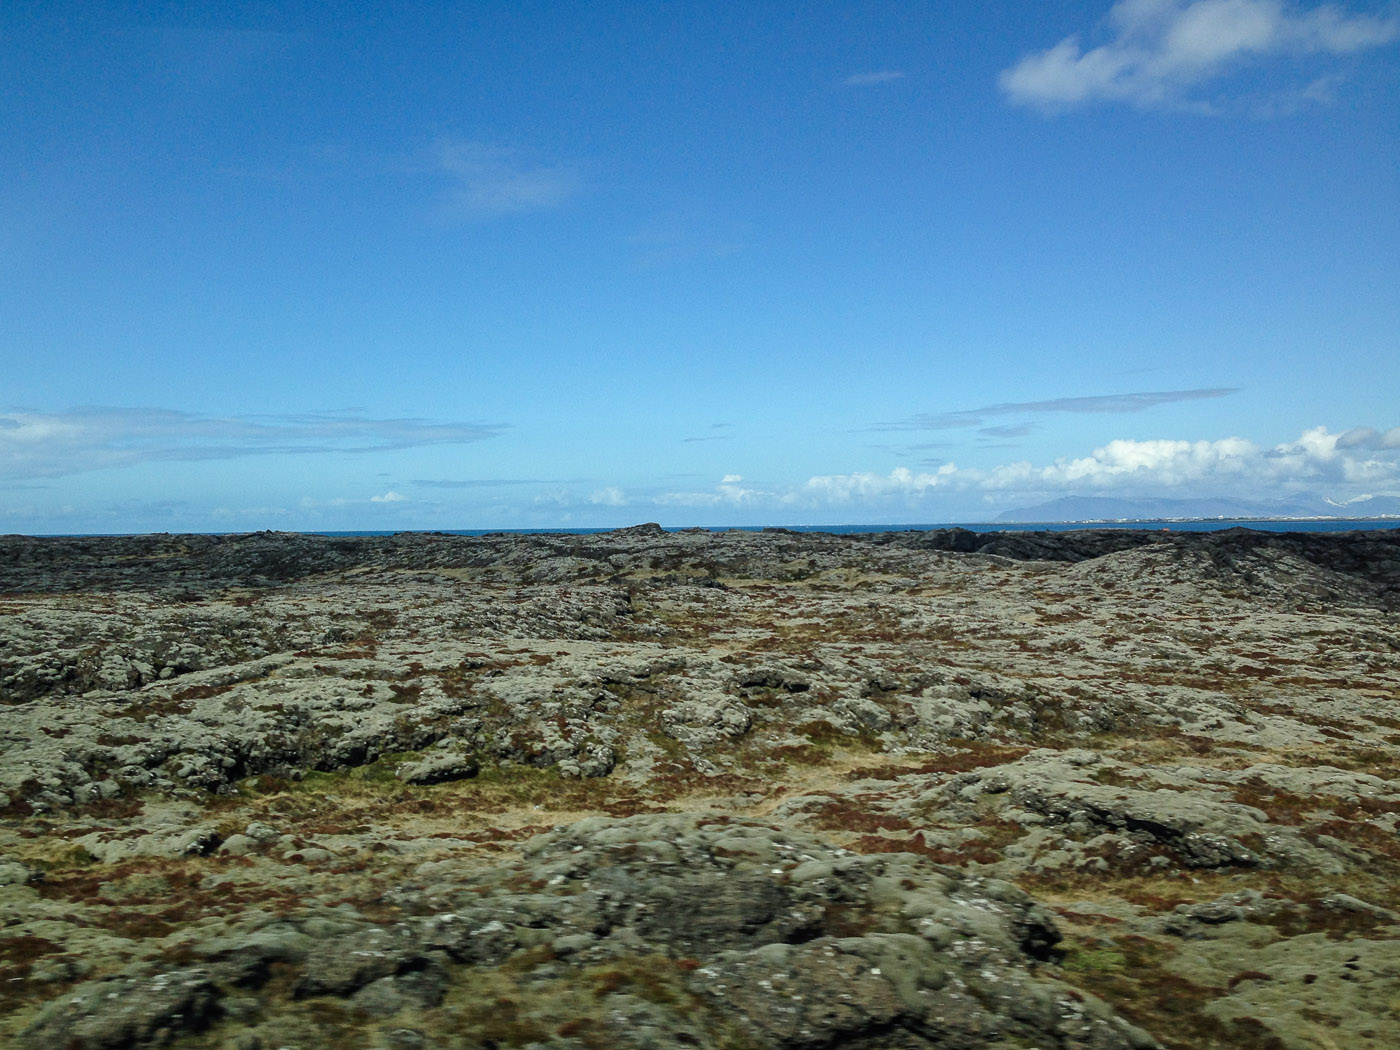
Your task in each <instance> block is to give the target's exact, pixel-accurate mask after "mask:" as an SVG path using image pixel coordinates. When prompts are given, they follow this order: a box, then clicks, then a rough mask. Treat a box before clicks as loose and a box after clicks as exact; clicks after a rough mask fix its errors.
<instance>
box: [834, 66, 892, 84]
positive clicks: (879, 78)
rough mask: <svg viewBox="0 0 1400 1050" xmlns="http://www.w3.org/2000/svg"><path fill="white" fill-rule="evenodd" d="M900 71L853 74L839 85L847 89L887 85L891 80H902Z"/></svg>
mask: <svg viewBox="0 0 1400 1050" xmlns="http://www.w3.org/2000/svg"><path fill="white" fill-rule="evenodd" d="M903 79H904V71H903V70H902V69H881V70H877V71H875V72H873V73H855V74H853V75H851V76H849V77H847V78H846V79H845V80H843V81H841V83H843V84H845V85H846V86H847V87H870V86H871V85H872V84H888V83H890V82H891V81H893V80H903Z"/></svg>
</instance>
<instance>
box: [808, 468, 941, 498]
mask: <svg viewBox="0 0 1400 1050" xmlns="http://www.w3.org/2000/svg"><path fill="white" fill-rule="evenodd" d="M958 473H959V472H958V468H957V467H956V466H954V465H953V464H951V463H945V464H944V465H943V466H941V467H939V468H938V469H937V470H936V471H934V472H933V473H931V474H930V473H927V472H920V473H917V474H916V473H914V472H913V471H912V470H910V469H909V468H908V467H896V468H895V469H894V470H892V471H890V472H889V473H888V474H876V473H872V472H870V471H863V472H860V473H856V474H820V475H817V476H816V477H812V478H808V479H807V484H806V485H805V486H804V487H803V491H804V493H805V494H806V495H809V496H815V497H817V498H818V499H820V500H822V501H823V502H829V503H849V502H850V501H852V500H856V499H871V498H884V497H887V496H922V495H924V494H925V493H927V492H929V491H930V490H931V489H936V488H938V487H939V486H944V487H947V486H949V485H950V484H952V483H953V482H954V480H955V479H956V478H957V476H958Z"/></svg>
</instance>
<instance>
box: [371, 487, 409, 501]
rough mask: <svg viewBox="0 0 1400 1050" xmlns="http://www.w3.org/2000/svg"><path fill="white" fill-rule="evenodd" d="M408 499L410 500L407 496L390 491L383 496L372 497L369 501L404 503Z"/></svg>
mask: <svg viewBox="0 0 1400 1050" xmlns="http://www.w3.org/2000/svg"><path fill="white" fill-rule="evenodd" d="M406 499H408V497H407V496H405V495H402V494H401V493H398V492H395V491H394V490H393V489H390V490H389V491H388V492H386V493H384V495H382V496H371V497H370V498H369V501H370V502H371V503H402V502H403V501H404V500H406Z"/></svg>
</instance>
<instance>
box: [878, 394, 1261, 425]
mask: <svg viewBox="0 0 1400 1050" xmlns="http://www.w3.org/2000/svg"><path fill="white" fill-rule="evenodd" d="M1237 390H1238V388H1237V387H1209V388H1204V389H1199V390H1149V391H1142V392H1138V393H1131V394H1100V395H1096V396H1091V397H1057V398H1052V399H1050V400H1048V401H1004V402H1002V403H1000V404H996V405H984V406H983V407H981V408H969V409H962V410H959V411H956V412H935V413H922V414H920V415H917V416H911V417H910V418H908V419H904V420H898V421H895V422H892V423H881V424H879V425H877V426H876V427H875V429H876V430H954V429H957V428H960V427H982V426H983V425H984V423H985V422H986V419H987V417H988V416H1013V415H1014V416H1032V415H1041V414H1044V413H1053V412H1077V413H1086V414H1116V413H1123V412H1144V411H1146V410H1147V409H1149V408H1156V407H1157V406H1158V405H1169V404H1173V403H1175V402H1178V401H1198V400H1201V399H1202V398H1212V397H1225V396H1226V395H1227V394H1233V393H1236V392H1237ZM995 429H997V430H999V431H1000V433H999V434H994V436H1001V437H1011V436H1019V435H1017V434H1016V433H1014V431H1017V430H1018V429H1019V428H1017V427H1000V428H995ZM991 430H993V428H987V429H986V430H984V433H985V432H989V431H991Z"/></svg>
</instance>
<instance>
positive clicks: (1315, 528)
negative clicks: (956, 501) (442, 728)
mask: <svg viewBox="0 0 1400 1050" xmlns="http://www.w3.org/2000/svg"><path fill="white" fill-rule="evenodd" d="M765 528H783V529H788V530H789V531H791V532H834V533H843V534H844V533H857V532H931V531H933V530H934V529H967V530H968V531H969V532H1072V531H1075V530H1078V529H1153V530H1157V529H1161V530H1172V531H1178V532H1216V531H1219V530H1220V529H1235V528H1246V529H1258V530H1259V531H1261V532H1350V531H1352V530H1355V529H1400V518H1322V519H1316V520H1310V519H1287V520H1284V519H1280V520H1267V519H1265V520H1261V519H1256V518H1209V519H1205V520H1188V521H1178V520H1165V519H1164V520H1153V521H1103V522H1098V521H1095V522H1082V521H1043V522H1001V521H996V522H943V523H935V524H928V525H778V526H765V525H712V526H709V527H707V528H706V529H705V531H706V532H761V531H763V529H765ZM415 531H420V530H414V529H391V530H387V531H378V530H364V531H352V532H314V533H309V535H313V536H395V535H398V534H399V533H401V532H415ZM421 531H431V532H436V533H438V534H441V535H447V536H489V535H498V534H501V533H506V534H512V535H521V536H530V535H536V534H540V533H563V534H566V535H572V536H592V535H596V534H598V533H603V532H611V531H613V530H612V529H567V528H558V529H431V530H421ZM666 531H667V532H680V531H682V529H681V528H680V527H674V528H667V529H666Z"/></svg>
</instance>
